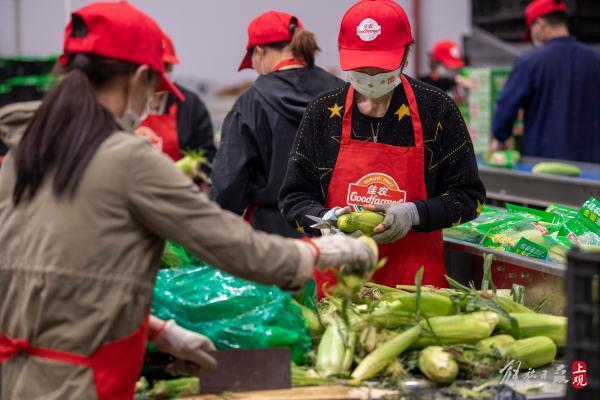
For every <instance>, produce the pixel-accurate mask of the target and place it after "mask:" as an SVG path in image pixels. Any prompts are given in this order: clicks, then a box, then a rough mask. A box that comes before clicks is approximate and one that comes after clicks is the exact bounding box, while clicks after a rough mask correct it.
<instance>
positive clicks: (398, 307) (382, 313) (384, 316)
mask: <svg viewBox="0 0 600 400" xmlns="http://www.w3.org/2000/svg"><path fill="white" fill-rule="evenodd" d="M366 318H367V320H368V321H369V322H370V323H372V324H373V325H375V326H376V327H377V328H378V329H396V328H398V327H400V326H403V325H407V324H411V323H412V324H414V322H415V313H414V312H411V311H408V310H406V307H405V306H404V305H403V303H402V301H401V300H392V301H382V302H380V303H379V304H378V305H377V307H375V308H374V309H373V311H371V313H370V314H369V315H367V316H366Z"/></svg>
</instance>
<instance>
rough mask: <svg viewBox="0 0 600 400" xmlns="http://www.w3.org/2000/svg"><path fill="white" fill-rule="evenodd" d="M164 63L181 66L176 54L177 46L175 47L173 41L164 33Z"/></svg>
mask: <svg viewBox="0 0 600 400" xmlns="http://www.w3.org/2000/svg"><path fill="white" fill-rule="evenodd" d="M163 62H166V63H169V64H179V58H178V57H177V53H175V46H174V45H173V41H172V40H171V38H170V37H169V35H167V34H166V33H164V32H163Z"/></svg>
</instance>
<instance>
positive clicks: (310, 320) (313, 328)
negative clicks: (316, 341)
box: [293, 300, 323, 338]
mask: <svg viewBox="0 0 600 400" xmlns="http://www.w3.org/2000/svg"><path fill="white" fill-rule="evenodd" d="M293 304H295V305H296V306H297V307H298V308H299V309H300V311H301V312H302V316H303V317H304V320H305V321H306V328H307V329H308V330H309V332H310V336H311V337H313V338H314V337H318V336H319V335H320V334H321V333H322V332H323V326H322V325H321V322H319V318H318V317H317V314H316V313H315V312H314V311H312V310H310V309H309V308H308V307H305V306H303V305H302V304H300V303H298V302H297V301H295V300H294V301H293Z"/></svg>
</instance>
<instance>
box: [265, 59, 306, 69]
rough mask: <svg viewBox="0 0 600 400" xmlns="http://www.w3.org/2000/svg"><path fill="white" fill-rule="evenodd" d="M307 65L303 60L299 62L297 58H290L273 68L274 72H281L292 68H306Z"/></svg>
mask: <svg viewBox="0 0 600 400" xmlns="http://www.w3.org/2000/svg"><path fill="white" fill-rule="evenodd" d="M305 65H306V63H305V62H304V61H302V60H298V59H297V58H288V59H285V60H281V61H279V62H278V63H277V64H275V66H274V67H273V72H275V71H281V70H282V69H284V68H286V67H291V66H298V67H304V66H305Z"/></svg>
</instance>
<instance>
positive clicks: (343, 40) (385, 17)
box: [338, 0, 413, 71]
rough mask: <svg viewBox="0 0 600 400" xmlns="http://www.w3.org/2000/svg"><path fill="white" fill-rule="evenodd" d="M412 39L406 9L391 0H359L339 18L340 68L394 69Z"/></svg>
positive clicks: (396, 67) (400, 61) (399, 62)
mask: <svg viewBox="0 0 600 400" xmlns="http://www.w3.org/2000/svg"><path fill="white" fill-rule="evenodd" d="M412 41H413V36H412V33H411V30H410V22H409V21H408V17H407V16H406V12H404V10H403V9H402V7H400V5H399V4H398V3H396V2H395V1H392V0H361V1H359V2H358V3H356V4H355V5H353V6H352V7H350V9H349V10H348V11H346V14H344V17H343V18H342V24H341V27H340V35H339V37H338V46H339V48H340V66H341V68H342V69H343V70H344V71H348V70H351V69H357V68H368V67H371V68H381V69H384V70H387V71H393V70H395V69H398V68H399V67H400V65H401V64H402V58H403V57H404V52H405V50H406V46H408V45H409V44H410V43H412Z"/></svg>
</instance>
